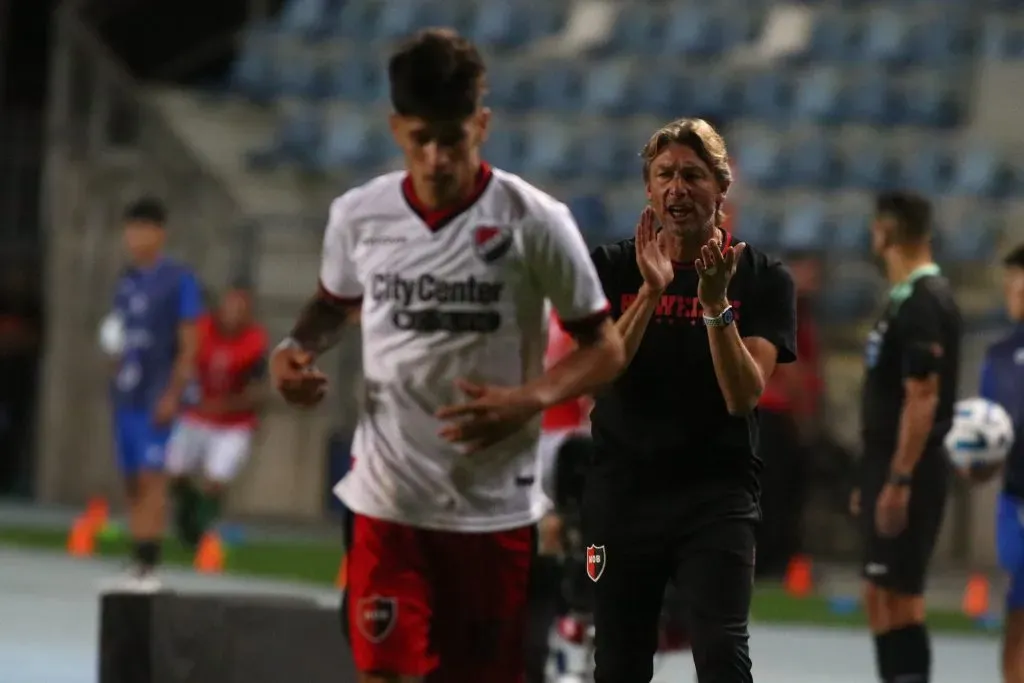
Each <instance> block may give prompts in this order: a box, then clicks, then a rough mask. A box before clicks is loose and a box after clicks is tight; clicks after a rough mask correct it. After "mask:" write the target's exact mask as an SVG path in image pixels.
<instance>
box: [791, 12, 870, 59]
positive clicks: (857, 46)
mask: <svg viewBox="0 0 1024 683" xmlns="http://www.w3.org/2000/svg"><path fill="white" fill-rule="evenodd" d="M863 33H864V31H863V27H862V26H861V25H860V24H859V23H858V22H856V21H854V20H853V19H852V18H851V16H850V15H847V14H841V13H831V12H819V13H817V15H816V17H815V22H814V27H813V28H812V29H811V39H810V41H809V43H808V45H807V50H806V54H805V55H804V57H805V58H806V59H807V60H809V61H812V62H847V61H855V60H857V59H859V58H860V56H861V52H862V47H861V43H862V41H863Z"/></svg>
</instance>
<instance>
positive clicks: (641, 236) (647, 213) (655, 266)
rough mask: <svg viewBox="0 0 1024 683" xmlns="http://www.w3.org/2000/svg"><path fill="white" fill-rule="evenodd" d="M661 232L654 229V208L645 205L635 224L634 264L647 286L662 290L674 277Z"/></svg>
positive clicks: (673, 269) (673, 270)
mask: <svg viewBox="0 0 1024 683" xmlns="http://www.w3.org/2000/svg"><path fill="white" fill-rule="evenodd" d="M662 234H663V233H659V232H658V231H657V230H655V229H654V209H652V208H651V207H649V206H648V207H647V208H646V209H644V210H643V213H641V214H640V221H639V222H638V223H637V224H636V265H637V267H638V268H639V269H640V274H641V275H642V276H643V278H644V282H645V283H647V286H648V287H650V288H651V289H653V290H654V291H656V292H663V291H665V288H666V287H668V286H669V283H671V282H672V278H674V277H675V274H676V273H675V268H673V267H672V259H670V258H669V257H668V256H667V255H666V254H665V250H664V238H663V237H662Z"/></svg>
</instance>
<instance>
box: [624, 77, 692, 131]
mask: <svg viewBox="0 0 1024 683" xmlns="http://www.w3.org/2000/svg"><path fill="white" fill-rule="evenodd" d="M635 87H636V89H637V95H636V97H637V100H636V106H637V107H638V108H639V109H641V110H642V111H645V112H649V113H651V114H652V115H654V116H658V117H659V118H664V119H674V118H678V117H679V116H681V115H682V111H681V107H682V106H683V105H682V103H684V102H690V101H692V99H693V98H692V95H691V92H692V90H693V84H692V83H691V80H690V78H689V77H688V76H687V75H686V74H683V73H679V72H678V71H677V70H675V69H671V68H662V69H657V68H656V67H655V68H654V69H653V70H652V71H651V72H650V74H649V76H648V77H647V78H642V79H640V81H639V82H638V83H637V84H636V86H635Z"/></svg>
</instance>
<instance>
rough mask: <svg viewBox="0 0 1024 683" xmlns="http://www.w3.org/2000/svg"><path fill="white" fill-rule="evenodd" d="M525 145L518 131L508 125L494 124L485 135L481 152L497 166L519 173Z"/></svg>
mask: <svg viewBox="0 0 1024 683" xmlns="http://www.w3.org/2000/svg"><path fill="white" fill-rule="evenodd" d="M525 147H526V143H525V141H524V139H523V134H522V133H521V132H520V131H518V130H515V129H512V128H509V127H508V126H496V127H494V128H492V129H491V132H490V133H489V134H488V136H487V142H486V143H484V149H483V154H484V158H486V159H487V160H488V161H489V162H491V163H492V164H494V165H495V166H497V167H498V168H501V169H504V170H506V171H510V172H512V173H519V172H520V171H521V170H522V167H523V155H524V152H525Z"/></svg>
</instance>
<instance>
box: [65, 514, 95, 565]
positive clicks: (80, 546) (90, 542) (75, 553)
mask: <svg viewBox="0 0 1024 683" xmlns="http://www.w3.org/2000/svg"><path fill="white" fill-rule="evenodd" d="M95 551H96V527H95V526H94V524H93V521H92V520H90V519H89V518H88V517H86V516H85V515H82V516H81V517H79V518H77V519H76V520H75V522H74V524H72V525H71V532H70V533H69V534H68V554H69V555H71V556H72V557H89V556H91V555H92V554H93V553H94V552H95Z"/></svg>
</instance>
